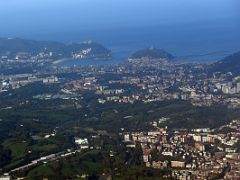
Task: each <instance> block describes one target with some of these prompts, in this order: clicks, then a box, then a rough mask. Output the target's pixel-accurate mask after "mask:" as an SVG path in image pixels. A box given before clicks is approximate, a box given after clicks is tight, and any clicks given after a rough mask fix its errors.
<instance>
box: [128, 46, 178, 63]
mask: <svg viewBox="0 0 240 180" xmlns="http://www.w3.org/2000/svg"><path fill="white" fill-rule="evenodd" d="M173 58H174V57H173V55H172V54H170V53H168V52H166V51H165V50H163V49H158V48H147V49H141V50H138V51H136V52H135V53H133V54H132V55H131V56H130V57H129V60H130V61H131V60H140V59H142V60H156V59H159V60H160V59H161V60H172V59H173Z"/></svg>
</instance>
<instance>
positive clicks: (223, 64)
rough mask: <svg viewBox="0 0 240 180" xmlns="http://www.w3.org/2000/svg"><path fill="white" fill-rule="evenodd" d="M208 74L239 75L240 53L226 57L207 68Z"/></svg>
mask: <svg viewBox="0 0 240 180" xmlns="http://www.w3.org/2000/svg"><path fill="white" fill-rule="evenodd" d="M209 71H210V72H222V73H227V72H232V73H233V74H240V52H237V53H235V54H232V55H230V56H227V57H226V58H224V59H223V60H221V61H218V62H216V63H214V64H212V65H211V66H210V68H209Z"/></svg>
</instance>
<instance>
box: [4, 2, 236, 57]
mask: <svg viewBox="0 0 240 180" xmlns="http://www.w3.org/2000/svg"><path fill="white" fill-rule="evenodd" d="M29 14H31V15H29ZM239 19H240V1H239V0H181V1H178V0H119V1H117V0H34V1H33V0H8V1H6V0H0V22H1V28H0V36H1V37H21V38H27V39H37V40H54V41H63V42H79V41H83V40H85V39H93V40H95V41H97V42H100V43H102V44H104V45H106V46H107V47H108V48H110V49H112V50H113V51H114V52H115V53H118V54H122V56H127V55H128V54H130V53H131V52H133V51H134V50H136V49H139V48H145V47H150V46H155V47H159V48H164V49H166V50H167V51H169V52H171V53H173V54H174V55H176V56H177V57H178V58H179V59H185V58H186V59H192V60H198V59H203V60H215V59H217V60H218V59H221V58H222V57H224V56H225V55H227V54H230V53H232V52H235V51H239V50H240V33H239V32H240V20H239Z"/></svg>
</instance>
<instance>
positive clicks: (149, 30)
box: [51, 21, 240, 65]
mask: <svg viewBox="0 0 240 180" xmlns="http://www.w3.org/2000/svg"><path fill="white" fill-rule="evenodd" d="M79 34H80V35H81V36H80V37H83V39H81V38H79ZM59 37H60V35H58V34H57V33H56V34H55V36H51V38H53V39H58V40H60V41H64V42H68V41H69V40H70V39H72V40H75V41H77V40H78V41H81V40H84V39H94V40H95V41H98V42H100V43H102V44H104V45H105V46H106V47H107V48H109V49H111V50H112V52H113V60H112V61H101V60H98V61H94V60H88V61H87V62H84V61H80V62H79V61H69V64H75V63H76V64H86V63H90V64H96V63H99V64H108V63H118V62H122V61H124V60H126V59H127V58H128V57H129V55H131V54H132V53H133V52H134V51H136V50H138V49H142V48H148V47H157V48H162V49H165V50H166V51H168V52H170V53H172V54H173V55H174V56H175V59H176V60H180V61H189V62H207V63H209V62H210V63H211V62H214V61H218V60H221V59H223V58H224V57H226V56H227V55H230V54H232V53H234V52H237V51H240V25H239V24H237V23H235V22H229V21H226V22H224V23H223V22H202V23H186V24H177V25H161V26H149V27H139V28H123V29H107V30H99V31H88V32H81V31H76V32H74V31H73V32H71V33H69V35H68V36H65V37H64V38H59ZM64 64H65V65H66V62H64Z"/></svg>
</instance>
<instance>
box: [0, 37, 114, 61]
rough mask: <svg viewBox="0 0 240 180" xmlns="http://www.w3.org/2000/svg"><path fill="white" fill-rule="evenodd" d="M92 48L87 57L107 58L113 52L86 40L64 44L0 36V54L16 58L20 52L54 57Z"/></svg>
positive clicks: (68, 55)
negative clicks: (48, 54) (49, 54)
mask: <svg viewBox="0 0 240 180" xmlns="http://www.w3.org/2000/svg"><path fill="white" fill-rule="evenodd" d="M86 49H91V51H90V52H89V53H88V54H87V57H93V58H102V57H103V58H105V57H109V56H110V54H111V52H110V50H108V49H106V48H105V47H104V46H102V45H100V44H98V43H96V42H92V41H86V42H82V43H71V44H64V43H59V42H50V41H33V40H25V39H20V38H0V56H7V57H9V58H14V57H15V56H16V55H18V54H25V55H26V56H27V57H29V56H36V55H38V54H40V53H50V52H51V54H52V58H53V59H56V58H67V57H71V56H72V54H77V53H79V52H81V51H83V50H86Z"/></svg>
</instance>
